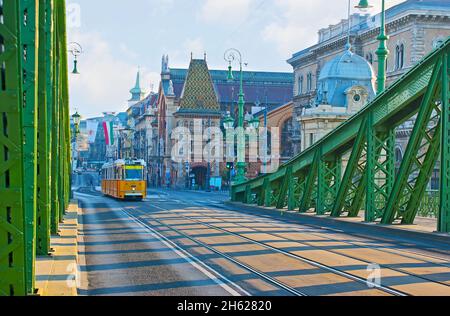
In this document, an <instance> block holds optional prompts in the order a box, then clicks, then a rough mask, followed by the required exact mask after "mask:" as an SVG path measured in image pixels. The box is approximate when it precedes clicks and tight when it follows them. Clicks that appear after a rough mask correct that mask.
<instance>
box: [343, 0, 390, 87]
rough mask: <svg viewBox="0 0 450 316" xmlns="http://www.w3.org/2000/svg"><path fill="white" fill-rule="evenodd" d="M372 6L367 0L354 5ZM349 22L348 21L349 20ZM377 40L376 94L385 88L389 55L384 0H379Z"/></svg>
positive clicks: (365, 7) (358, 6)
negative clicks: (379, 16)
mask: <svg viewBox="0 0 450 316" xmlns="http://www.w3.org/2000/svg"><path fill="white" fill-rule="evenodd" d="M371 7H372V6H371V5H369V1H368V0H360V1H359V4H358V5H357V6H356V8H357V9H360V10H363V11H364V10H367V9H369V8H371ZM349 23H350V21H349ZM377 40H379V41H380V46H379V47H378V50H377V52H376V54H377V56H378V76H377V82H378V84H377V94H380V93H382V92H383V91H384V90H385V89H386V62H387V58H388V56H389V50H388V49H387V46H386V42H387V41H388V40H389V36H387V35H386V10H385V0H382V1H381V31H380V35H379V36H378V38H377Z"/></svg>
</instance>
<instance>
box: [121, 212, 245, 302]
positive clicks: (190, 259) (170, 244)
mask: <svg viewBox="0 0 450 316" xmlns="http://www.w3.org/2000/svg"><path fill="white" fill-rule="evenodd" d="M153 207H156V208H158V209H161V210H163V209H162V208H160V207H157V206H155V205H153ZM122 212H123V213H125V214H126V215H128V217H130V218H131V219H132V220H133V221H134V222H136V223H137V224H139V225H140V226H142V227H144V228H146V229H148V230H149V231H150V232H151V235H153V237H155V238H156V239H158V240H159V241H160V242H162V243H163V244H164V245H166V246H167V247H169V248H170V249H171V250H173V251H174V252H175V253H176V254H177V255H179V256H180V257H181V258H183V259H185V260H186V261H187V262H188V263H189V264H191V265H192V266H193V267H194V268H196V269H197V270H199V271H200V272H202V273H203V274H204V275H206V276H207V277H208V278H209V279H211V280H212V281H214V282H215V283H216V284H217V285H219V286H220V287H222V288H223V289H224V290H225V291H227V292H228V293H230V295H232V296H242V295H241V294H240V293H239V292H237V291H236V290H234V289H233V288H231V287H230V286H229V285H227V284H225V283H224V282H222V281H220V280H218V277H219V278H221V279H223V280H225V281H226V282H227V283H229V284H232V285H233V286H234V287H235V288H237V289H238V290H239V291H241V292H242V293H244V295H246V296H251V295H250V293H248V292H247V291H245V290H244V289H243V288H241V287H240V286H239V285H237V284H236V283H234V282H233V281H231V280H229V279H228V278H226V277H225V276H223V275H222V274H220V273H219V272H217V271H216V270H214V269H213V268H211V267H209V266H207V265H206V264H204V263H203V262H202V261H200V259H198V258H197V257H195V256H193V255H192V254H191V253H189V252H187V251H186V250H184V249H183V248H181V247H180V246H178V245H177V244H175V243H174V242H172V241H171V240H169V239H168V238H166V237H165V236H163V235H161V234H160V233H158V232H157V231H155V230H154V229H153V228H151V227H150V226H149V225H147V224H146V223H144V222H143V221H141V220H139V219H138V218H136V217H134V216H132V215H131V214H129V213H128V212H127V211H125V210H124V209H122ZM208 270H209V271H208ZM210 271H212V272H213V273H214V274H216V276H214V274H213V273H211V272H210ZM217 276H218V277H217Z"/></svg>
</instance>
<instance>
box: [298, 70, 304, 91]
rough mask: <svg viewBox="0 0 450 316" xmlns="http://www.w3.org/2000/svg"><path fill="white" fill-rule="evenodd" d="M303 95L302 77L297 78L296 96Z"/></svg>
mask: <svg viewBox="0 0 450 316" xmlns="http://www.w3.org/2000/svg"><path fill="white" fill-rule="evenodd" d="M301 94H303V75H302V76H300V77H299V78H298V95H301Z"/></svg>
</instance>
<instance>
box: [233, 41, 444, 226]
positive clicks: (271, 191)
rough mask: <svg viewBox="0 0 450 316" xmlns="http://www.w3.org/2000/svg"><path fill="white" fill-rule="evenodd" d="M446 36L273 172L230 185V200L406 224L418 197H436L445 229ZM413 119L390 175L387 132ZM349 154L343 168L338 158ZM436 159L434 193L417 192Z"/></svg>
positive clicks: (391, 136) (391, 141)
mask: <svg viewBox="0 0 450 316" xmlns="http://www.w3.org/2000/svg"><path fill="white" fill-rule="evenodd" d="M449 50H450V39H449V40H447V41H446V42H445V43H444V44H443V45H442V46H441V47H440V48H438V49H437V50H435V51H433V52H432V53H431V54H429V55H428V56H427V57H425V58H424V59H423V60H422V61H421V62H420V63H419V64H418V65H416V66H415V67H414V68H413V69H411V70H410V71H409V72H408V73H406V74H405V75H403V76H402V77H401V78H400V79H399V80H398V81H397V82H395V83H394V84H393V85H392V86H390V87H389V88H388V89H387V90H386V91H385V92H384V93H382V94H380V95H379V96H378V97H377V98H376V99H375V100H373V101H372V102H371V103H370V104H368V105H367V106H366V107H364V108H363V109H362V110H361V111H360V112H358V113H357V114H355V115H354V116H353V117H351V118H350V119H349V120H348V121H347V122H345V123H343V124H341V125H340V126H339V127H338V128H336V129H335V130H334V131H332V132H331V133H329V134H328V135H327V136H325V137H324V138H323V139H321V140H320V141H318V142H317V143H315V144H314V145H313V146H311V147H310V148H308V149H306V150H305V151H304V152H302V153H300V154H299V155H298V156H296V157H294V158H293V159H292V160H290V161H289V162H287V163H286V164H284V165H282V166H281V167H280V168H279V169H278V171H277V172H275V173H273V174H269V175H265V176H261V177H259V178H256V179H253V180H251V181H248V182H245V183H243V184H238V185H234V186H233V187H232V193H231V195H232V200H233V201H240V202H244V203H248V204H252V203H256V204H258V205H260V206H267V207H276V208H279V209H284V208H287V209H288V210H291V211H294V210H297V211H299V212H315V213H316V214H318V215H327V214H328V215H330V216H334V217H339V216H350V217H354V216H358V215H360V214H361V212H364V218H365V220H366V221H369V222H374V221H380V222H382V223H384V224H393V223H395V222H401V223H403V224H412V223H413V222H414V220H415V218H416V215H417V213H418V212H419V210H420V209H422V210H423V209H424V203H425V202H424V201H423V198H424V197H425V198H426V199H428V200H429V202H431V201H433V203H435V202H436V199H438V200H439V202H438V203H439V207H438V212H437V213H438V214H437V216H438V218H439V227H438V229H439V230H440V231H442V232H450V136H449V135H450V126H449V124H450V123H449V121H450V116H449V115H450V109H449V96H448V93H449V84H448V80H449V66H448V65H449ZM411 118H415V123H414V127H413V130H412V134H411V136H410V138H409V140H408V146H407V150H406V152H405V155H404V157H403V160H402V162H401V166H400V169H399V170H398V172H396V164H395V137H396V133H395V130H396V128H397V127H399V126H400V125H401V124H402V123H404V122H405V121H407V120H409V119H411ZM348 155H350V158H349V159H348V162H347V163H346V167H344V164H343V157H344V156H345V157H347V156H348ZM438 162H440V182H441V184H440V185H441V189H440V190H439V196H438V197H434V199H433V200H431V199H429V196H426V195H425V192H426V189H427V186H428V183H429V181H430V178H431V176H432V173H433V171H434V167H435V165H436V164H437V163H438Z"/></svg>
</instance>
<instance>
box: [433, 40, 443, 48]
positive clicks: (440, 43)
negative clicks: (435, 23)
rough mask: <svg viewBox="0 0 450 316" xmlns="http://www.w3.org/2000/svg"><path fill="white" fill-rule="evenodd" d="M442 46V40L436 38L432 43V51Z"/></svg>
mask: <svg viewBox="0 0 450 316" xmlns="http://www.w3.org/2000/svg"><path fill="white" fill-rule="evenodd" d="M442 44H444V39H443V38H438V39H435V40H434V41H433V49H437V48H439V47H440V46H441V45H442Z"/></svg>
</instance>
